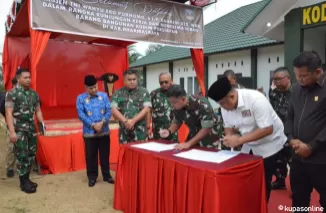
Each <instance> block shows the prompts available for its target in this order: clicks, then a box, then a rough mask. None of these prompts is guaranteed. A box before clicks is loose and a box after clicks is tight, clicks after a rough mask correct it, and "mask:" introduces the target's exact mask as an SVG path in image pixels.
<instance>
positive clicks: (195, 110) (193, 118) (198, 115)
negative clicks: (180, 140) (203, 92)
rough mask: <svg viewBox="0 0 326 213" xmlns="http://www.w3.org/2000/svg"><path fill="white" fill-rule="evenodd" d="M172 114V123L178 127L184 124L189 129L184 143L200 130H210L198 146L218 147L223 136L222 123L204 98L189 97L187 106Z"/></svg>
mask: <svg viewBox="0 0 326 213" xmlns="http://www.w3.org/2000/svg"><path fill="white" fill-rule="evenodd" d="M173 112H174V120H173V121H172V122H173V123H175V124H178V125H181V124H182V123H183V122H184V123H185V124H186V125H187V126H188V128H189V134H188V137H187V139H186V141H189V140H190V139H191V138H193V137H194V136H195V135H196V134H197V133H198V132H199V131H200V129H202V128H212V132H211V133H210V134H209V135H207V136H206V137H205V138H204V139H203V140H202V141H200V143H199V145H200V146H203V147H208V148H212V147H215V148H217V147H218V145H219V139H220V138H221V137H222V135H223V123H222V121H221V120H219V119H218V117H217V115H216V114H215V113H214V111H213V108H212V107H211V105H210V103H209V102H208V100H207V99H206V98H204V97H201V96H189V97H188V104H187V106H186V107H185V108H184V109H181V110H174V111H173Z"/></svg>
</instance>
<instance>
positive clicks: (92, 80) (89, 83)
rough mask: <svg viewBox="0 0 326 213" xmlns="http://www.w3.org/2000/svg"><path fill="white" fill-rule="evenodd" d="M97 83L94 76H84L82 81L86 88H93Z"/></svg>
mask: <svg viewBox="0 0 326 213" xmlns="http://www.w3.org/2000/svg"><path fill="white" fill-rule="evenodd" d="M96 83H97V80H96V78H95V76H94V75H86V76H85V79H84V84H85V86H87V87H91V86H94V85H95V84H96Z"/></svg>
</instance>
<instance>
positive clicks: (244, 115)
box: [241, 109, 251, 118]
mask: <svg viewBox="0 0 326 213" xmlns="http://www.w3.org/2000/svg"><path fill="white" fill-rule="evenodd" d="M241 114H242V117H243V118H245V117H250V116H251V112H250V109H247V110H243V111H242V112H241Z"/></svg>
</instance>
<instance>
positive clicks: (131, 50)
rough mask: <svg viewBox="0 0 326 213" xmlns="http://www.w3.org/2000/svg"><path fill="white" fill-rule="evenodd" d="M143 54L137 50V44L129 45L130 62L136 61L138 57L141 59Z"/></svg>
mask: <svg viewBox="0 0 326 213" xmlns="http://www.w3.org/2000/svg"><path fill="white" fill-rule="evenodd" d="M141 57H142V55H141V54H140V53H139V52H138V51H137V50H136V46H135V45H130V46H129V47H128V58H129V64H132V63H134V62H135V61H137V60H138V59H140V58H141Z"/></svg>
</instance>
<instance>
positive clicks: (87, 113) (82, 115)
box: [76, 92, 111, 137]
mask: <svg viewBox="0 0 326 213" xmlns="http://www.w3.org/2000/svg"><path fill="white" fill-rule="evenodd" d="M76 107H77V113H78V117H79V119H80V120H81V121H82V122H83V134H84V137H99V136H103V135H108V134H109V120H110V118H111V108H110V101H109V98H108V96H107V94H106V93H103V92H97V94H96V95H94V96H90V95H89V93H87V92H85V93H83V94H81V95H79V96H78V97H77V101H76ZM101 121H103V122H104V124H103V129H102V131H101V132H100V133H97V132H96V131H95V130H94V129H93V127H92V125H93V124H95V123H98V122H101Z"/></svg>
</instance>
